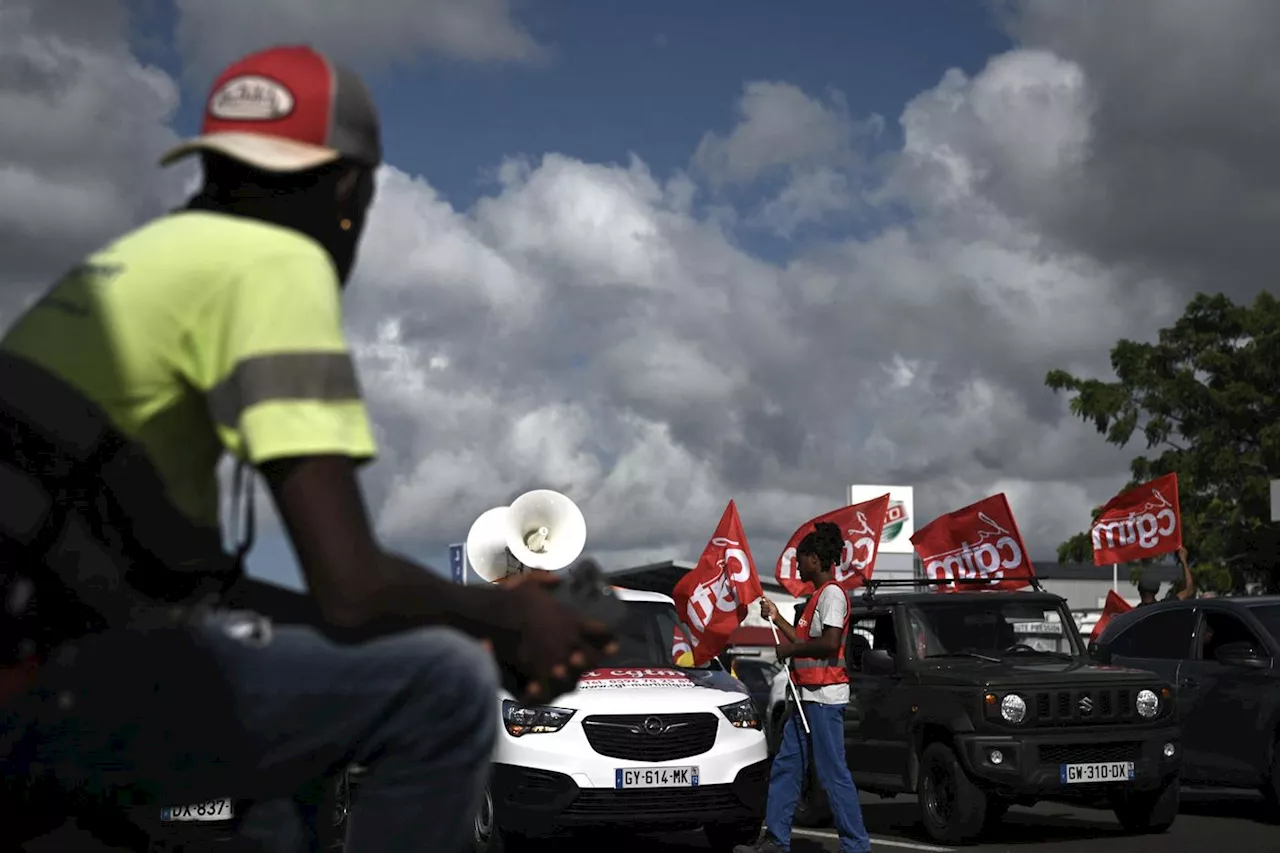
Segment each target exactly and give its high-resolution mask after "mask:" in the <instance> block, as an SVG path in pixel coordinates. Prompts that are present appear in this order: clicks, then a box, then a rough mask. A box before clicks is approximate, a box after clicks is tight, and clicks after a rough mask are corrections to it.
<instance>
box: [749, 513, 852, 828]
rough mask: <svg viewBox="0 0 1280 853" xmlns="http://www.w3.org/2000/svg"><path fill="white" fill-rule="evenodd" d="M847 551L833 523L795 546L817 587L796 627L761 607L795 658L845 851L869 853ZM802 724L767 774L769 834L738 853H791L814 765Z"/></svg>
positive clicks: (786, 734)
mask: <svg viewBox="0 0 1280 853" xmlns="http://www.w3.org/2000/svg"><path fill="white" fill-rule="evenodd" d="M843 551H844V536H843V535H842V533H841V531H840V528H839V526H837V525H835V524H832V523H831V522H819V523H817V524H815V525H814V526H813V530H812V532H810V533H809V534H808V535H806V536H805V537H804V539H802V540H801V541H800V544H799V545H798V546H797V547H796V565H797V568H798V569H799V572H800V576H801V578H802V579H803V580H804V581H806V582H808V583H811V584H813V586H814V588H815V590H816V591H815V592H814V594H813V597H812V598H810V599H809V602H808V604H806V605H805V609H804V613H803V614H802V615H801V617H800V620H799V621H798V622H797V623H796V627H795V628H792V627H791V625H790V624H789V623H788V622H787V621H786V620H785V619H783V618H782V616H781V615H780V614H779V613H778V608H777V607H776V606H775V605H774V603H773V602H772V601H770V600H769V599H767V598H764V597H761V600H760V610H761V615H763V616H764V618H765V619H767V620H769V621H770V622H772V623H773V624H774V625H776V626H777V628H778V630H779V631H781V632H782V634H783V635H784V636H785V637H786V640H785V641H784V642H781V643H779V644H778V649H777V654H778V660H780V661H781V660H786V659H787V658H791V659H792V661H793V666H792V669H793V671H794V680H795V683H796V686H797V687H798V688H799V692H800V702H801V709H802V710H803V713H804V715H805V718H806V719H807V720H808V723H809V729H810V732H811V734H812V751H813V762H814V768H815V769H816V770H817V773H818V780H819V782H820V783H821V784H822V788H823V790H824V791H826V793H827V799H828V800H829V802H830V803H831V812H832V816H833V819H834V821H835V825H836V830H837V831H838V832H839V834H840V853H870V851H871V840H870V839H869V838H868V837H867V830H866V827H865V826H864V825H863V821H862V804H861V803H860V802H859V800H858V789H857V788H856V787H855V786H854V784H853V777H852V775H850V773H849V765H848V763H847V762H846V759H845V752H844V709H845V706H846V705H847V704H848V703H849V673H848V670H846V669H845V658H844V649H845V642H846V640H847V639H848V637H849V613H850V610H849V597H848V593H847V592H846V591H845V590H844V589H843V588H841V586H840V584H839V583H838V582H837V581H836V579H835V577H834V572H835V569H836V566H837V565H838V564H839V563H840V561H841V557H842V555H843ZM801 726H802V723H801V719H800V716H799V714H796V713H793V714H791V716H790V717H789V718H788V719H787V721H786V723H785V724H784V725H783V730H782V743H781V745H780V746H779V748H778V754H777V755H776V756H774V759H773V770H772V773H771V775H770V777H769V801H768V805H767V806H766V811H765V829H766V832H765V835H764V837H763V838H762V839H761V840H760V841H759V842H758V843H757V844H756V845H754V846H750V845H740V846H739V847H737V848H735V853H782V851H786V850H789V849H790V848H791V824H792V821H793V820H794V818H795V810H796V801H797V800H798V799H799V798H800V791H801V787H802V786H803V783H804V779H805V777H806V776H807V775H808V763H809V754H808V749H806V744H805V740H806V738H805V734H804V729H803V728H802V727H801Z"/></svg>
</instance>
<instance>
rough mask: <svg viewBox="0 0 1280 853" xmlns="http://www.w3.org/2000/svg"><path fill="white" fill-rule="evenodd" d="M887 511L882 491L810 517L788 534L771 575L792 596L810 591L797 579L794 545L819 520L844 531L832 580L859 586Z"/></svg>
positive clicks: (868, 572)
mask: <svg viewBox="0 0 1280 853" xmlns="http://www.w3.org/2000/svg"><path fill="white" fill-rule="evenodd" d="M888 513H889V496H888V495H884V496H882V497H878V498H872V499H871V500H869V501H863V502H862V503H860V504H853V505H851V506H842V507H840V508H839V509H833V510H832V511H831V512H829V513H827V514H825V515H820V516H818V517H817V518H811V519H809V520H808V521H806V522H805V523H804V524H802V525H800V529H799V530H797V531H796V532H795V533H792V534H791V538H790V539H789V540H787V547H786V548H783V549H782V556H780V557H778V565H777V566H775V567H774V570H773V576H774V577H775V578H777V580H778V583H779V584H780V585H781V586H782V588H783V589H785V590H786V591H787V592H788V593H790V594H791V595H792V596H794V597H796V598H805V597H807V596H810V595H812V594H813V584H811V583H809V582H808V581H805V580H801V579H800V573H799V571H797V569H796V548H797V547H799V545H800V540H801V539H803V538H804V537H805V536H807V535H809V533H810V532H812V531H813V526H814V525H815V524H817V523H818V522H820V521H830V522H831V523H832V524H835V525H838V526H839V527H840V530H841V531H842V532H843V533H844V552H843V553H842V554H841V555H840V562H839V563H838V564H836V568H835V580H836V583H838V584H840V586H842V587H844V588H845V589H847V590H854V589H857V588H858V587H860V586H862V584H863V583H865V582H866V581H867V579H868V578H870V577H871V573H872V572H873V571H875V568H876V554H878V553H879V551H880V532H881V531H882V530H883V529H884V520H885V516H886V515H888Z"/></svg>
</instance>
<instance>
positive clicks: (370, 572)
mask: <svg viewBox="0 0 1280 853" xmlns="http://www.w3.org/2000/svg"><path fill="white" fill-rule="evenodd" d="M355 471H356V466H355V463H354V462H353V461H352V460H351V459H350V458H345V457H341V456H313V457H299V458H294V459H280V460H273V461H270V462H267V463H265V464H264V465H263V466H262V473H263V476H264V477H265V478H266V480H267V483H268V485H269V486H270V488H271V493H272V495H273V497H274V498H275V503H276V506H277V508H278V509H279V512H280V519H281V521H283V522H284V526H285V529H286V530H287V531H288V533H289V538H290V541H291V542H292V543H293V547H294V550H295V552H296V554H297V557H298V563H299V564H300V565H301V567H302V570H303V573H304V575H305V576H306V580H307V585H308V587H309V589H310V591H311V594H312V595H313V596H314V597H315V600H316V604H317V606H318V607H319V609H320V613H321V616H322V618H324V620H325V621H326V622H327V623H329V624H330V625H332V626H333V627H334V628H335V629H337V632H338V633H347V634H350V635H351V636H352V637H353V638H365V637H369V636H376V635H380V634H387V633H394V632H397V631H401V630H405V629H407V628H411V627H415V626H418V625H436V624H438V625H449V626H451V627H454V628H457V629H458V630H460V631H464V632H466V633H468V634H471V635H472V636H475V637H480V638H484V639H492V638H493V637H494V635H495V634H498V633H501V632H510V631H515V630H517V628H518V625H519V616H520V614H518V613H513V612H511V608H510V604H511V599H512V596H510V595H504V594H503V593H504V590H502V589H501V588H499V587H496V586H490V585H483V586H462V585H460V584H455V583H453V582H452V581H447V580H445V579H444V578H443V577H440V576H438V575H436V574H435V573H434V572H431V571H428V570H426V569H424V568H423V567H421V566H418V565H415V564H414V563H411V562H409V561H408V560H405V559H402V558H400V557H397V556H395V555H394V554H389V553H386V552H384V551H383V550H382V549H381V548H380V547H379V546H378V544H377V542H376V540H375V538H374V535H373V530H372V526H371V525H370V523H369V517H368V513H367V511H366V509H365V505H364V500H363V498H362V497H361V494H360V486H359V481H358V480H357V479H356V473H355Z"/></svg>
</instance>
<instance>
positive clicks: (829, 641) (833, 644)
mask: <svg viewBox="0 0 1280 853" xmlns="http://www.w3.org/2000/svg"><path fill="white" fill-rule="evenodd" d="M843 633H844V632H843V631H842V630H841V629H840V628H838V627H831V626H829V625H827V626H824V627H823V629H822V635H821V636H818V637H814V638H812V639H809V640H805V641H804V642H803V643H796V642H789V643H784V644H783V645H781V646H779V647H778V657H780V658H788V657H804V658H830V657H835V656H836V655H837V654H838V653H839V652H840V637H841V635H842V634H843Z"/></svg>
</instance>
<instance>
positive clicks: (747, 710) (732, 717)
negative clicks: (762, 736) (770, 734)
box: [720, 699, 760, 729]
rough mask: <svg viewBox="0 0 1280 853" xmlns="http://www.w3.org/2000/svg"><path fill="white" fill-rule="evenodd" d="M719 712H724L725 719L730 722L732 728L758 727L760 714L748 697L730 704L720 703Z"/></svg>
mask: <svg viewBox="0 0 1280 853" xmlns="http://www.w3.org/2000/svg"><path fill="white" fill-rule="evenodd" d="M720 713H722V714H724V716H725V719H726V720H728V721H729V722H730V723H732V724H733V727H734V728H738V729H759V728H760V714H759V713H757V712H756V705H755V703H754V702H752V701H751V700H750V699H743V700H742V701H741V702H734V703H733V704H732V705H721V706H720Z"/></svg>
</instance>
